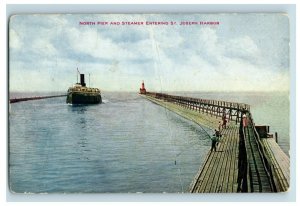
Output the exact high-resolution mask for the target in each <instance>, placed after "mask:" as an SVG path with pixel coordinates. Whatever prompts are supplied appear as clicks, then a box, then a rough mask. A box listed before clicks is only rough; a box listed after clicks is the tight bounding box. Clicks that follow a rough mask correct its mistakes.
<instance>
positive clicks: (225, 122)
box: [222, 116, 227, 129]
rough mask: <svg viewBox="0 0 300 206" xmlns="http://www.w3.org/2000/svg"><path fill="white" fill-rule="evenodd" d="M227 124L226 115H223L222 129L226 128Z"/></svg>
mask: <svg viewBox="0 0 300 206" xmlns="http://www.w3.org/2000/svg"><path fill="white" fill-rule="evenodd" d="M226 124H227V120H226V116H223V117H222V129H226Z"/></svg>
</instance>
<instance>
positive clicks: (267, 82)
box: [9, 13, 290, 92]
mask: <svg viewBox="0 0 300 206" xmlns="http://www.w3.org/2000/svg"><path fill="white" fill-rule="evenodd" d="M99 22H107V24H104V25H103V24H101V23H99ZM125 22H128V23H134V22H142V23H143V24H142V25H134V24H130V25H128V23H125ZM146 22H152V23H156V24H157V23H159V22H167V23H168V25H154V24H152V25H146ZM181 22H188V23H192V22H195V23H197V24H196V25H195V24H194V25H180V24H181ZM200 22H202V24H201V23H200ZM204 22H215V23H216V22H217V23H218V24H214V25H207V24H204ZM111 23H116V24H111ZM118 23H119V25H118ZM122 23H123V24H125V25H123V24H122ZM289 43H290V40H289V19H288V16H286V15H285V14H279V13H268V14H267V13H266V14H250V13H249V14H101V15H92V14H48V15H45V14H44V15H38V14H36V15H33V14H31V15H15V16H12V17H11V18H10V22H9V89H10V91H12V92H13V91H22V92H35V91H41V92H44V91H62V92H63V91H67V89H68V88H69V87H70V86H72V85H73V84H74V83H76V81H77V68H78V70H79V71H80V72H81V73H85V75H86V83H87V85H88V86H89V85H90V86H92V87H97V88H100V90H102V91H138V90H139V88H140V86H141V82H142V81H143V80H144V82H145V86H146V89H147V90H148V91H157V92H166V91H218V92H219V91H221V92H223V91H224V92H230V91H275V92H277V91H289V85H290V80H289V79H290V69H289ZM89 74H90V81H89Z"/></svg>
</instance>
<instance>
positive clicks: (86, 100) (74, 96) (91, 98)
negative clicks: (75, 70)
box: [66, 73, 102, 104]
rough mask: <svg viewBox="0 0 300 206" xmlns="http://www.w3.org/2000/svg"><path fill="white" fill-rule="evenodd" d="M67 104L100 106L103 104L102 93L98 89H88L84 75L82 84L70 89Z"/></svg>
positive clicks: (81, 75) (81, 77)
mask: <svg viewBox="0 0 300 206" xmlns="http://www.w3.org/2000/svg"><path fill="white" fill-rule="evenodd" d="M79 74H80V73H79ZM66 102H67V103H68V104H99V103H102V98H101V92H100V90H99V89H98V88H91V87H87V86H86V84H85V81H84V74H80V83H76V84H74V85H73V86H72V87H70V88H69V89H68V94H67V100H66Z"/></svg>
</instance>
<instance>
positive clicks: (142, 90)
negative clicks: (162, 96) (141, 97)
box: [140, 80, 146, 94]
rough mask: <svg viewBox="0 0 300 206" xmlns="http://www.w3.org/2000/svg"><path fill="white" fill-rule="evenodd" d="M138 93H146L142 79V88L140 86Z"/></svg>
mask: <svg viewBox="0 0 300 206" xmlns="http://www.w3.org/2000/svg"><path fill="white" fill-rule="evenodd" d="M140 94H146V88H145V84H144V80H143V83H142V88H140Z"/></svg>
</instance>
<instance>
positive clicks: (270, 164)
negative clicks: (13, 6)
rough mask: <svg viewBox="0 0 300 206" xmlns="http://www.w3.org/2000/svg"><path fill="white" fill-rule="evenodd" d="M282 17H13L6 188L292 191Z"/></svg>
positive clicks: (286, 47) (286, 48) (286, 52)
mask: <svg viewBox="0 0 300 206" xmlns="http://www.w3.org/2000/svg"><path fill="white" fill-rule="evenodd" d="M289 27H290V26H289V18H288V16H287V15H286V14H284V13H219V14H197V13H195V14H180V13H178V14H17V15H13V16H11V17H10V20H9V99H10V103H9V138H8V149H9V157H8V164H9V165H8V174H9V177H8V178H9V179H8V182H9V188H10V191H11V192H12V193H247V192H248V193H251V192H254V193H255V192H263V193H276V192H285V191H287V190H288V189H289V187H290V157H289V148H290V134H289V128H290V123H289V112H290V107H289V105H290V102H289V94H290V79H289V76H290V65H289V59H290V58H289V56H290V52H289V50H290V48H289V43H290V34H289Z"/></svg>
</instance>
